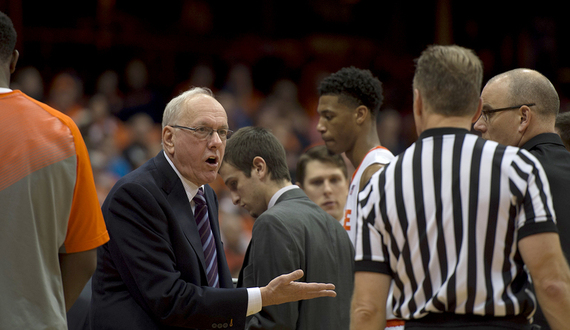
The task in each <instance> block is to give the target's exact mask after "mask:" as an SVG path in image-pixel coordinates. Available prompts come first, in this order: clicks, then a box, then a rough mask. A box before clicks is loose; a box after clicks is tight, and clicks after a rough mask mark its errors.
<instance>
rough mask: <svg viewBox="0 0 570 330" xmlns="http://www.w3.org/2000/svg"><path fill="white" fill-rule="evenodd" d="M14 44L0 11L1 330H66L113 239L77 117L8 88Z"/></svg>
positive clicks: (13, 33) (15, 57)
mask: <svg viewBox="0 0 570 330" xmlns="http://www.w3.org/2000/svg"><path fill="white" fill-rule="evenodd" d="M15 44H16V31H15V29H14V26H13V24H12V21H11V20H10V18H9V17H8V16H6V15H5V14H4V13H1V12H0V109H1V110H0V139H1V140H2V143H1V144H0V209H1V210H2V212H0V223H1V224H2V230H1V231H0V259H1V260H2V267H0V297H2V299H0V329H40V328H41V329H67V321H66V311H67V310H69V309H70V307H71V306H72V305H73V303H74V301H75V300H76V299H77V297H78V296H79V294H80V293H81V290H82V289H83V287H84V286H85V284H86V283H87V281H88V280H89V278H90V277H91V275H92V274H93V272H94V271H95V267H96V262H97V254H96V251H97V250H96V248H97V247H98V246H100V245H102V244H104V243H106V242H107V241H109V235H108V233H107V229H106V227H105V223H104V220H103V216H102V213H101V209H100V207H99V202H98V199H97V194H96V190H95V183H94V180H93V173H92V170H91V163H90V161H89V155H88V154H87V148H86V147H85V143H84V141H83V138H82V137H81V134H80V133H79V129H78V128H77V126H76V125H75V123H74V122H73V120H72V119H71V118H69V117H68V116H66V115H64V114H63V113H61V112H59V111H57V110H55V109H53V108H51V107H49V106H47V105H46V104H43V103H41V102H39V101H36V100H34V99H33V98H31V97H29V96H27V95H26V94H24V93H22V92H21V91H19V90H11V89H10V88H9V87H10V85H9V84H10V76H11V74H12V73H14V70H15V68H16V63H17V61H18V56H19V53H18V51H17V50H16V49H15Z"/></svg>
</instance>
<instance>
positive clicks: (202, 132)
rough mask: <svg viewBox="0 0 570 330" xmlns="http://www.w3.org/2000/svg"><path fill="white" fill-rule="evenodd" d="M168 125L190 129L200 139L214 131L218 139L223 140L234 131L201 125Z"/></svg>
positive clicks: (209, 135)
mask: <svg viewBox="0 0 570 330" xmlns="http://www.w3.org/2000/svg"><path fill="white" fill-rule="evenodd" d="M168 126H170V127H173V128H180V129H184V130H187V131H191V132H192V133H194V134H195V135H196V137H197V138H198V139H200V140H206V139H208V138H210V137H211V136H212V134H214V132H216V133H218V136H219V137H220V140H222V141H225V140H226V139H229V138H230V136H231V135H232V133H233V132H234V131H232V130H229V129H227V128H219V129H213V128H211V127H206V126H201V127H186V126H180V125H168Z"/></svg>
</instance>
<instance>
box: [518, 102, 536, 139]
mask: <svg viewBox="0 0 570 330" xmlns="http://www.w3.org/2000/svg"><path fill="white" fill-rule="evenodd" d="M519 115H520V118H521V123H520V124H519V128H518V131H519V133H524V132H525V131H526V130H527V128H528V127H529V125H530V121H531V120H532V115H533V113H532V111H531V110H530V108H529V107H528V106H526V105H523V106H522V107H521V108H520V109H519Z"/></svg>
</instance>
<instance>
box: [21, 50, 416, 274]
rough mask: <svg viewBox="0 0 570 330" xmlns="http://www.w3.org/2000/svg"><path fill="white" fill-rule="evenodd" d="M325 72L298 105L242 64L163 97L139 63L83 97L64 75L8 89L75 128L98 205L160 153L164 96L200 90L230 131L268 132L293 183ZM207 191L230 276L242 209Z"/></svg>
mask: <svg viewBox="0 0 570 330" xmlns="http://www.w3.org/2000/svg"><path fill="white" fill-rule="evenodd" d="M326 74H329V72H321V73H320V75H317V76H315V80H314V81H313V82H314V84H313V90H312V91H309V93H307V94H312V97H310V98H307V97H304V100H303V99H302V98H301V97H300V93H299V91H298V84H297V83H296V82H294V81H292V80H289V79H281V80H277V81H276V83H275V84H274V85H273V86H272V87H271V89H270V90H271V91H270V92H269V93H262V92H261V91H260V90H258V89H257V88H255V84H254V81H253V78H252V74H251V68H250V67H248V66H247V65H244V64H236V65H234V66H233V67H231V68H230V70H229V71H228V73H227V77H226V78H225V81H224V82H223V84H222V85H221V87H216V86H215V84H214V77H215V75H216V72H214V69H213V68H212V67H211V66H209V65H207V64H198V65H196V66H195V67H194V68H193V69H192V71H191V74H190V75H189V78H188V79H187V80H186V81H182V82H180V83H179V84H177V85H176V86H174V87H173V88H172V91H170V92H169V94H166V95H165V93H164V92H162V93H161V92H160V91H157V90H153V88H152V87H151V84H150V83H149V75H148V70H147V67H146V64H145V63H144V62H143V61H141V60H139V59H133V60H132V61H130V62H129V63H128V64H127V65H126V67H125V69H124V72H117V71H113V70H106V71H104V72H102V73H101V74H100V75H99V76H98V78H97V81H96V84H95V88H94V89H93V92H92V93H87V92H85V89H84V85H85V81H83V79H82V78H81V77H80V76H79V75H78V74H76V73H75V72H73V71H71V70H69V71H68V70H66V71H62V72H59V73H57V74H56V75H54V77H53V78H52V79H51V80H49V81H46V79H45V78H44V77H42V75H41V73H40V71H39V70H37V69H36V68H34V67H31V66H29V67H23V68H20V69H18V70H17V72H16V73H15V75H14V79H13V81H12V83H11V85H12V86H11V87H12V88H13V89H20V90H22V91H23V92H25V93H26V94H28V95H30V96H32V97H34V98H35V99H37V100H40V101H43V102H45V103H47V104H49V105H50V106H52V107H53V108H55V109H57V110H59V111H61V112H63V113H65V114H67V115H69V116H70V117H71V118H72V119H73V120H74V121H75V122H76V124H77V125H78V127H79V129H80V131H81V132H82V135H83V138H84V139H85V143H86V145H87V147H88V150H89V155H90V158H91V163H92V164H91V165H92V168H93V174H94V178H95V184H96V186H97V192H98V196H99V202H100V203H101V204H102V203H103V201H104V200H105V197H106V196H107V193H108V192H109V190H110V189H111V188H112V187H113V185H114V184H115V182H116V181H117V180H118V179H119V178H120V177H122V176H123V175H125V174H127V173H129V172H130V171H132V170H133V169H135V168H137V167H138V166H140V165H142V164H143V163H144V162H146V161H147V160H148V159H150V158H152V157H154V156H155V155H156V154H157V153H158V152H159V151H160V150H161V149H162V146H161V121H162V112H163V110H164V107H165V105H166V103H167V102H168V101H169V100H170V99H171V98H172V97H174V96H176V95H178V94H179V93H181V92H183V91H184V90H187V89H188V88H190V87H191V86H204V87H208V88H210V89H212V90H213V91H214V93H215V95H216V97H217V98H218V100H219V101H220V103H221V104H222V105H223V106H224V108H225V109H226V111H227V113H228V121H229V126H230V128H231V129H232V130H234V131H236V130H237V129H239V128H240V127H244V126H249V125H256V126H263V127H266V128H268V129H270V130H271V131H272V132H273V134H275V135H276V136H277V137H278V139H279V140H280V141H281V143H282V144H283V145H284V147H285V149H286V151H287V157H288V163H289V168H290V169H291V174H292V177H293V178H294V177H295V173H294V171H295V168H296V164H297V159H298V158H299V156H300V155H301V154H302V153H303V151H304V150H305V149H306V148H307V147H309V146H311V145H315V144H319V143H321V142H322V141H321V137H320V135H319V134H318V132H317V131H316V121H317V112H316V105H317V100H318V96H317V86H318V82H319V81H320V79H321V78H322V77H324V76H325V75H326ZM381 117H382V119H381V120H379V125H380V128H379V132H382V133H381V135H382V137H381V138H382V141H383V142H384V143H385V145H386V146H388V147H389V148H390V149H391V150H394V151H395V152H397V151H398V150H401V148H403V147H405V146H407V145H406V144H405V143H402V142H403V141H405V138H403V135H402V127H403V124H402V122H403V118H402V116H401V113H400V112H399V111H396V110H393V109H386V110H385V111H383V112H382V115H381ZM410 143H411V141H410ZM293 181H294V179H293ZM212 186H213V188H214V189H215V190H216V192H217V194H218V197H219V202H220V223H221V230H222V236H223V237H224V243H225V248H226V255H227V259H228V263H229V266H230V269H231V270H232V271H233V272H235V274H234V275H235V276H236V277H237V275H238V272H239V269H240V268H241V265H242V261H243V255H244V253H245V249H246V248H247V244H248V242H249V239H250V235H251V228H252V226H253V219H252V218H251V217H250V216H249V214H247V213H246V212H245V211H244V210H243V209H242V208H239V207H237V206H235V205H233V204H232V201H231V198H230V197H229V194H228V192H227V189H226V187H225V185H224V183H223V182H222V180H221V178H218V181H216V182H215V183H214V184H213V185H212Z"/></svg>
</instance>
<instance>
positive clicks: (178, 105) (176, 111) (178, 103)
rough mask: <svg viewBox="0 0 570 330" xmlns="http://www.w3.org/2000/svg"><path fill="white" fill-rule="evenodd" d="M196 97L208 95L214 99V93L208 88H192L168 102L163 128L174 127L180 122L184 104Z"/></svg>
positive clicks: (163, 117)
mask: <svg viewBox="0 0 570 330" xmlns="http://www.w3.org/2000/svg"><path fill="white" fill-rule="evenodd" d="M196 95H208V96H212V97H214V93H212V91H211V90H210V89H209V88H206V87H192V88H190V89H189V90H187V91H185V92H183V93H182V94H180V95H178V96H177V97H175V98H173V99H172V100H170V102H168V104H167V105H166V108H165V109H164V113H163V114H162V128H163V129H164V127H165V126H167V125H172V124H173V123H175V122H176V121H177V120H178V117H179V116H180V112H181V110H182V107H183V105H184V103H186V102H187V101H188V100H189V99H191V98H192V97H194V96H196Z"/></svg>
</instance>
